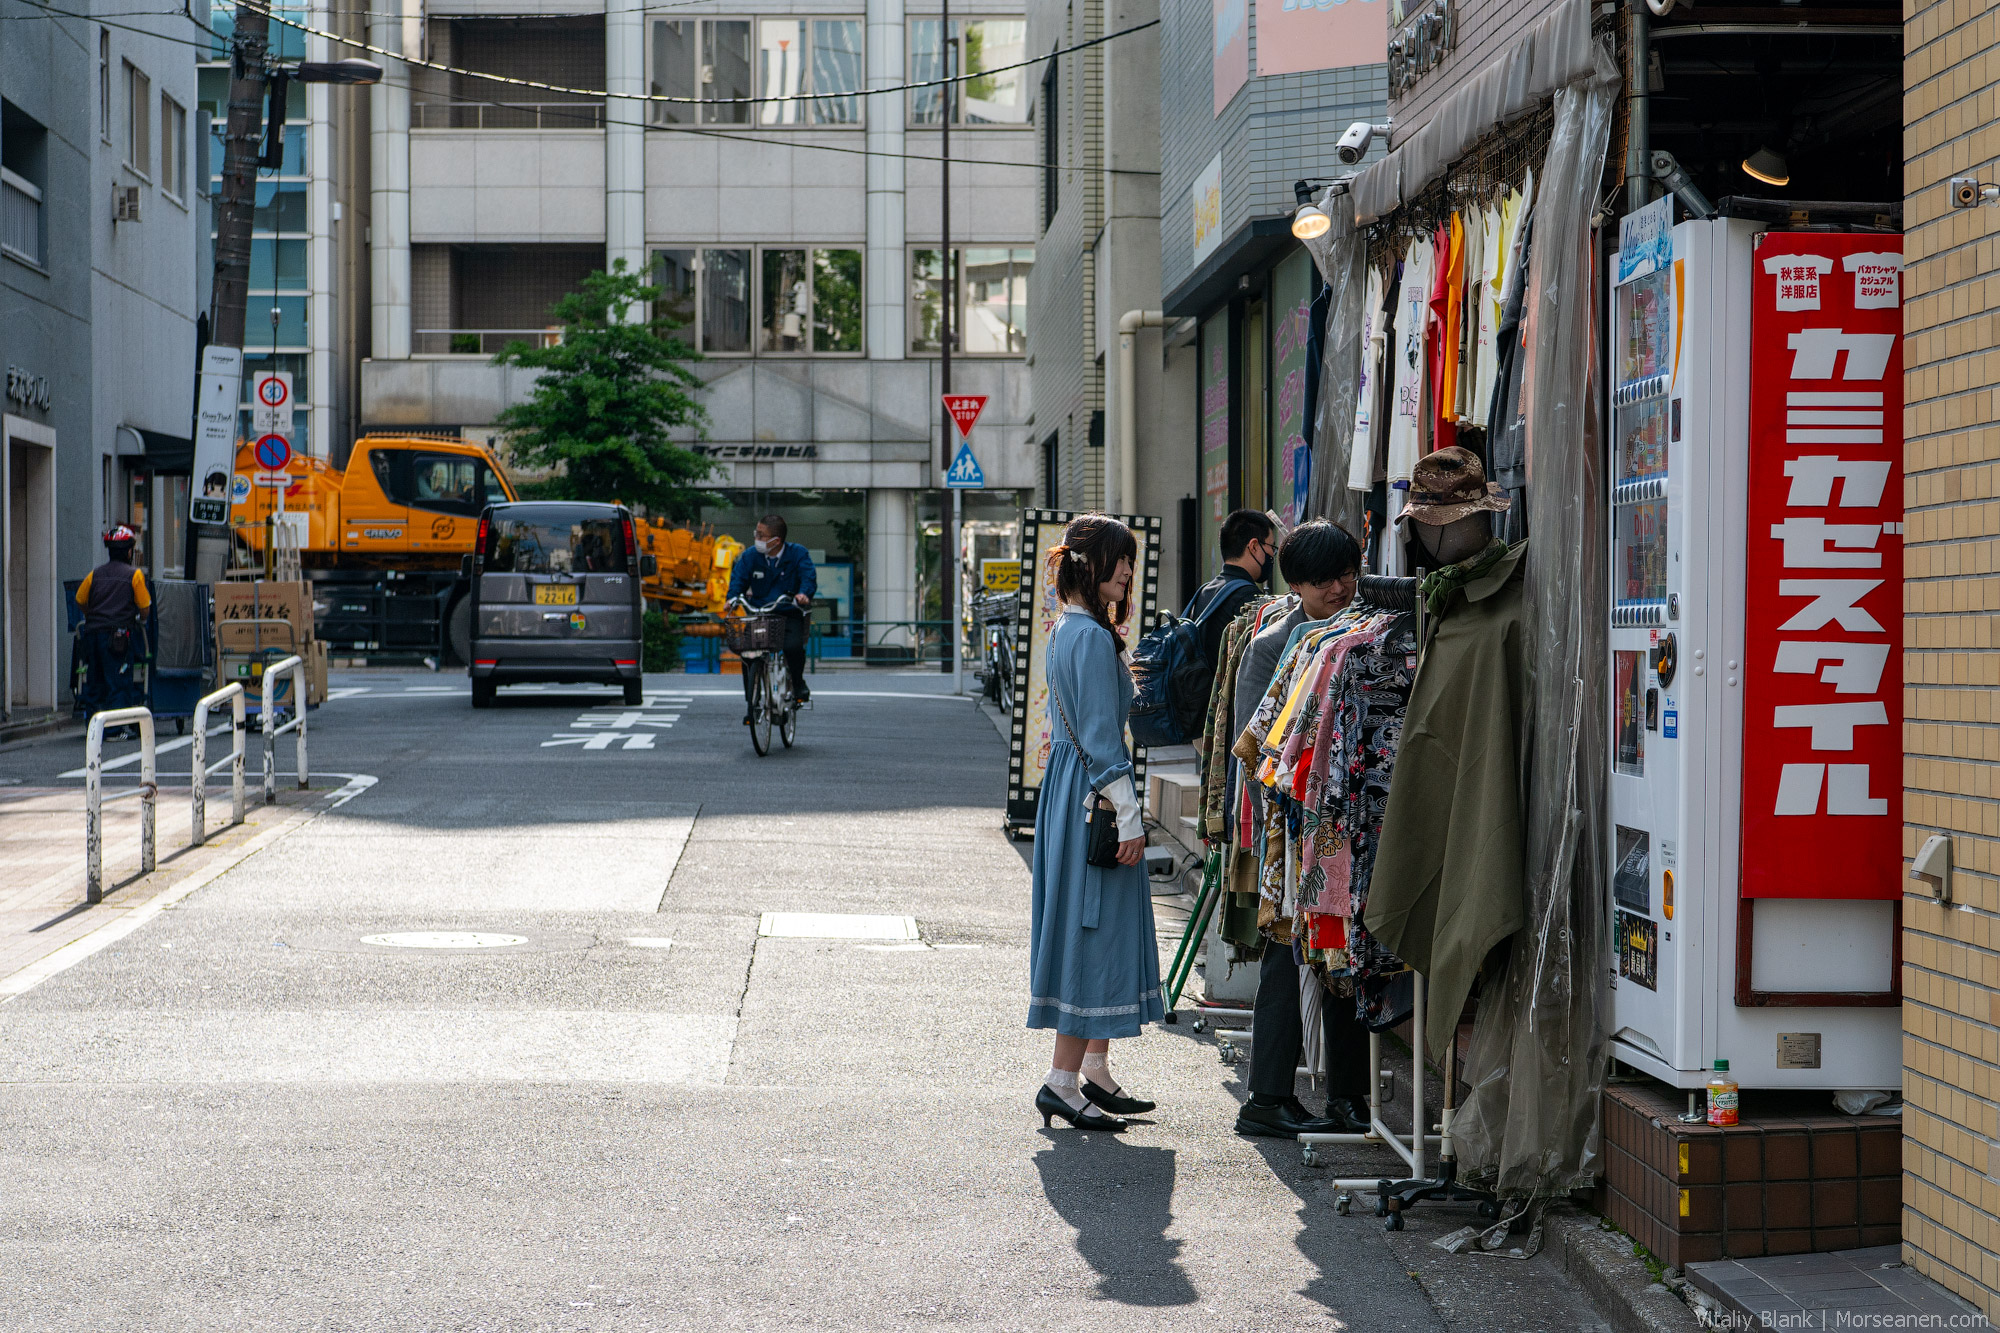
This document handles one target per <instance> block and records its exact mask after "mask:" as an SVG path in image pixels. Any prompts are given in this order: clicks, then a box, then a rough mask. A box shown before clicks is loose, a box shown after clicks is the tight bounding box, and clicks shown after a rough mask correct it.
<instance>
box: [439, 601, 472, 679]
mask: <svg viewBox="0 0 2000 1333" xmlns="http://www.w3.org/2000/svg"><path fill="white" fill-rule="evenodd" d="M444 646H445V654H446V656H445V661H446V663H447V664H448V665H451V666H461V667H462V666H469V665H470V664H471V662H472V598H471V597H470V596H466V597H460V598H459V599H458V600H457V601H455V602H453V603H452V604H451V609H450V610H449V611H446V612H445V613H444Z"/></svg>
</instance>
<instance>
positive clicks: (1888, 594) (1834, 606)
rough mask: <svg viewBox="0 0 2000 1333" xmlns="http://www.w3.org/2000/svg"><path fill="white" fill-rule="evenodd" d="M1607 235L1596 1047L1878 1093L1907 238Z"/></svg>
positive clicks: (1896, 1020) (1675, 1072) (1893, 1058)
mask: <svg viewBox="0 0 2000 1333" xmlns="http://www.w3.org/2000/svg"><path fill="white" fill-rule="evenodd" d="M1641 231H1642V232H1643V228H1642V229H1641ZM1621 247H1622V248H1621V251H1620V254H1619V256H1618V258H1617V260H1616V261H1614V263H1613V265H1612V268H1611V273H1610V280H1611V283H1612V290H1611V293H1610V297H1611V299H1610V302H1609V313H1610V319H1611V322H1610V326H1609V332H1610V349H1609V351H1610V367H1611V374H1610V377H1609V378H1610V381H1611V384H1610V399H1611V401H1610V404H1609V413H1608V420H1609V421H1610V422H1611V427H1612V435H1611V441H1610V445H1611V448H1610V457H1611V485H1612V492H1611V502H1612V503H1611V515H1612V522H1611V525H1610V526H1611V547H1612V550H1611V560H1612V567H1611V584H1612V588H1611V592H1612V604H1611V607H1610V615H1611V632H1610V649H1611V654H1610V655H1611V661H1610V662H1609V663H1608V669H1609V675H1610V687H1611V714H1612V715H1611V719H1610V721H1611V726H1610V744H1611V748H1612V754H1611V756H1610V758H1611V763H1610V765H1609V768H1610V774H1611V776H1610V787H1611V791H1610V822H1611V835H1612V836H1611V838H1610V839H1609V842H1610V847H1609V852H1610V855H1611V858H1612V864H1611V867H1610V871H1611V873H1610V892H1611V902H1610V904H1609V911H1610V918H1611V930H1612V946H1613V947H1612V950H1611V968H1612V977H1611V986H1612V990H1611V1011H1612V1012H1611V1023H1610V1027H1611V1034H1612V1053H1613V1055H1614V1056H1615V1057H1616V1058H1617V1059H1619V1060H1622V1061H1624V1062H1625V1063H1627V1064H1629V1065H1631V1066H1633V1067H1635V1068H1637V1069H1639V1070H1642V1071H1644V1072H1645V1073H1647V1074H1650V1075H1652V1076H1653V1077H1655V1078H1658V1079H1661V1080H1664V1081H1665V1082H1667V1083H1669V1084H1672V1085H1674V1086H1677V1087H1682V1088H1693V1087H1697V1086H1699V1085H1700V1084H1702V1083H1703V1082H1704V1081H1705V1079H1706V1077H1707V1075H1706V1073H1705V1071H1706V1070H1708V1069H1709V1068H1711V1067H1712V1066H1713V1064H1714V1062H1715V1060H1716V1059H1717V1058H1718V1057H1721V1058H1724V1059H1727V1060H1728V1061H1729V1067H1730V1071H1731V1073H1732V1074H1733V1075H1734V1077H1735V1078H1736V1079H1737V1081H1738V1082H1739V1083H1740V1084H1742V1085H1743V1086H1744V1087H1747V1088H1828V1089H1874V1088H1883V1089H1888V1088H1895V1087H1898V1086H1899V1085H1900V1084H1901V1081H1902V1052H1901V1041H1902V1017H1901V1010H1900V1004H1901V993H1900V989H1899V974H1900V971H1901V968H1900V963H1901V957H1900V940H1901V930H1900V901H1901V897H1902V873H1903V867H1902V852H1901V842H1902V838H1901V835H1902V701H1901V682H1902V677H1901V670H1900V661H1899V658H1900V654H1899V652H1898V649H1899V648H1900V647H1901V644H1902V497H1903V490H1902V438H1903V436H1902V411H1901V409H1902V348H1901V327H1902V324H1901V309H1900V306H1901V264H1902V238H1901V237H1900V236H1899V235H1895V234H1883V233H1880V232H1867V233H1864V232H1826V231H1818V232H1784V231H1776V230H1771V229H1769V225H1768V224H1764V223H1757V222H1751V221H1746V220H1742V219H1713V220H1706V221H1691V222H1683V223H1681V224H1679V225H1678V226H1671V227H1669V226H1666V225H1664V223H1662V225H1660V226H1659V227H1658V228H1657V230H1656V232H1655V233H1654V234H1653V235H1651V236H1644V235H1643V234H1642V235H1640V236H1638V237H1636V238H1629V239H1628V238H1627V237H1625V236H1621ZM1642 251H1643V253H1642Z"/></svg>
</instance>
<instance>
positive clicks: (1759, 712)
mask: <svg viewBox="0 0 2000 1333" xmlns="http://www.w3.org/2000/svg"><path fill="white" fill-rule="evenodd" d="M1902 261H1903V256H1902V238H1901V237H1898V236H1885V235H1881V234H1879V233H1877V234H1865V233H1855V234H1846V235H1839V234H1833V233H1828V232H1812V233H1786V232H1769V233H1766V234H1765V235H1764V236H1763V237H1762V238H1761V239H1760V240H1759V241H1758V244H1757V250H1756V257H1755V259H1754V260H1753V261H1752V265H1751V279H1752V289H1751V290H1752V301H1751V315H1750V460H1749V465H1750V478H1749V511H1750V534H1749V535H1750V542H1749V558H1748V562H1747V568H1746V582H1747V590H1746V592H1747V595H1746V597H1745V625H1744V648H1745V651H1746V653H1747V654H1748V660H1746V661H1745V662H1744V664H1743V665H1744V668H1745V669H1744V671H1743V675H1742V679H1743V879H1742V893H1743V896H1744V897H1746V898H1878V899H1890V900H1893V899H1898V898H1901V897H1902V893H1903V884H1902V866H1903V853H1902V829H1903V707H1902V683H1903V682H1902V672H1901V666H1900V657H1901V650H1902V643H1903V635H1902V625H1903V618H1902V611H1903V465H1902V458H1903V355H1902V308H1901V306H1902V301H1901V295H1900V292H1901V271H1902Z"/></svg>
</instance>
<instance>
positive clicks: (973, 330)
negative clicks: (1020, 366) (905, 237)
mask: <svg viewBox="0 0 2000 1333" xmlns="http://www.w3.org/2000/svg"><path fill="white" fill-rule="evenodd" d="M951 258H952V265H951V268H952V282H951V284H950V286H951V289H952V290H953V292H954V293H955V302H954V304H953V306H952V332H953V334H954V337H953V339H952V344H953V346H952V350H953V352H954V353H955V354H957V355H962V356H1020V355H1022V354H1023V353H1025V352H1026V351H1027V350H1028V274H1029V273H1030V272H1031V271H1032V270H1033V269H1034V267H1035V250H1034V247H1033V246H1023V245H1012V246H976V247H975V246H967V247H966V248H965V249H963V250H959V249H954V250H953V251H952V252H951ZM943 267H944V266H943V264H942V263H941V262H940V256H939V253H938V252H937V251H936V250H912V251H911V252H910V350H911V351H912V352H914V353H916V354H917V355H919V356H922V355H926V354H929V355H935V354H936V353H937V352H938V351H939V350H940V346H941V344H942V341H943V328H942V323H943V316H944V292H945V287H946V283H945V281H944V274H943Z"/></svg>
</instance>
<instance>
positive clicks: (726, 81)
mask: <svg viewBox="0 0 2000 1333" xmlns="http://www.w3.org/2000/svg"><path fill="white" fill-rule="evenodd" d="M861 43H862V24H861V20H859V19H797V18H770V19H755V20H753V19H654V20H653V41H652V61H653V70H652V76H651V80H650V88H651V91H652V93H653V94H654V95H655V96H660V97H689V98H700V99H702V100H704V101H708V102H713V103H714V105H712V106H694V105H691V104H689V103H685V102H654V103H651V107H652V118H653V123H654V124H656V125H693V124H697V123H699V124H703V125H753V124H754V125H859V124H860V123H861V97H860V93H861V90H862V86H863V81H864V77H865V73H866V71H865V70H864V69H863V66H862V45H861ZM816 93H841V94H851V95H847V96H841V97H836V98H814V99H813V100H809V101H808V100H803V98H804V97H805V96H806V95H808V94H816ZM749 97H758V98H763V97H775V98H801V99H802V100H799V101H778V102H756V103H751V102H744V101H732V100H730V99H735V98H749Z"/></svg>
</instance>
